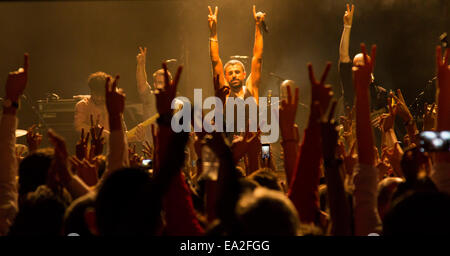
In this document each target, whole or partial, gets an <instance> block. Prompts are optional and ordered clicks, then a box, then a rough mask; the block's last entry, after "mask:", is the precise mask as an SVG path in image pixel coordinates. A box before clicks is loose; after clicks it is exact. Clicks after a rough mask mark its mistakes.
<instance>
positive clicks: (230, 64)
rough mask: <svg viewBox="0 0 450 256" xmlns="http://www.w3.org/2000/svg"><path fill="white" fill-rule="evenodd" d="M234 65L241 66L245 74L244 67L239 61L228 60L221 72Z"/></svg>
mask: <svg viewBox="0 0 450 256" xmlns="http://www.w3.org/2000/svg"><path fill="white" fill-rule="evenodd" d="M234 65H239V66H241V67H242V70H243V71H244V73H245V65H244V63H242V62H241V61H239V60H229V61H228V62H227V63H225V65H224V66H223V71H226V70H227V68H228V66H234Z"/></svg>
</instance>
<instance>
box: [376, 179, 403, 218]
mask: <svg viewBox="0 0 450 256" xmlns="http://www.w3.org/2000/svg"><path fill="white" fill-rule="evenodd" d="M403 182H404V180H403V179H401V178H398V177H388V178H385V179H383V180H382V181H380V182H379V183H378V214H379V215H380V218H381V219H382V220H383V218H384V215H386V212H387V211H388V210H389V209H390V208H391V202H392V197H393V195H394V192H395V190H396V189H397V187H398V185H399V184H401V183H403Z"/></svg>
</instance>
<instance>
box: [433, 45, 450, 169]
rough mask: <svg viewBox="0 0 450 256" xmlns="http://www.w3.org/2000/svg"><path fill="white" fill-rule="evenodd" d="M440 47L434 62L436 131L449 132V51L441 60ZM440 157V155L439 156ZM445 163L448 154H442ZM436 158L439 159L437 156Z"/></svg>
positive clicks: (437, 49)
mask: <svg viewBox="0 0 450 256" xmlns="http://www.w3.org/2000/svg"><path fill="white" fill-rule="evenodd" d="M441 52H442V49H441V47H440V46H439V47H437V48H436V62H437V64H436V65H437V78H438V87H437V90H436V91H437V104H438V111H437V112H438V114H437V116H438V117H437V125H436V130H438V131H442V130H450V118H448V117H449V116H450V102H449V100H448V95H450V65H449V61H448V59H449V52H450V51H449V50H448V49H447V50H446V51H445V53H444V58H442V53H441ZM439 155H441V154H439ZM442 156H443V157H444V158H446V159H445V161H446V162H450V154H448V153H447V154H442ZM438 158H441V156H439V157H438Z"/></svg>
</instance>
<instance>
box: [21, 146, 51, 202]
mask: <svg viewBox="0 0 450 256" xmlns="http://www.w3.org/2000/svg"><path fill="white" fill-rule="evenodd" d="M53 153H54V151H53V149H50V148H46V149H39V150H38V151H36V152H35V153H32V154H30V155H28V156H26V157H25V158H24V159H23V160H22V161H21V162H20V165H19V197H20V198H21V197H22V196H24V195H26V194H27V193H28V192H33V191H35V190H36V189H37V187H39V186H40V185H44V184H46V183H47V174H48V169H49V168H50V165H51V163H52V159H53Z"/></svg>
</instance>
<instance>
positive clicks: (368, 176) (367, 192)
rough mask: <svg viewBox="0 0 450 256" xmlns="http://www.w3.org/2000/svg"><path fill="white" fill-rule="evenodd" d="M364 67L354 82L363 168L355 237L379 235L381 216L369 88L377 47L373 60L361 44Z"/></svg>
mask: <svg viewBox="0 0 450 256" xmlns="http://www.w3.org/2000/svg"><path fill="white" fill-rule="evenodd" d="M361 50H362V53H363V55H364V65H361V66H359V67H353V83H354V86H355V91H356V138H357V143H358V156H359V165H358V166H357V170H355V173H356V174H355V179H354V184H355V191H354V199H355V203H354V218H355V235H362V236H366V235H368V234H369V233H379V232H380V228H381V221H380V217H379V216H378V211H377V188H378V169H377V168H376V167H375V151H374V141H373V134H372V127H371V124H370V102H369V101H370V100H369V85H370V82H371V73H372V71H373V67H374V63H375V52H376V46H375V45H374V46H373V47H372V59H370V58H369V56H367V54H366V47H365V45H364V44H361Z"/></svg>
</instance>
